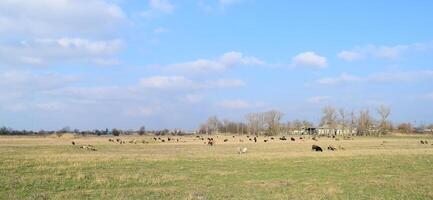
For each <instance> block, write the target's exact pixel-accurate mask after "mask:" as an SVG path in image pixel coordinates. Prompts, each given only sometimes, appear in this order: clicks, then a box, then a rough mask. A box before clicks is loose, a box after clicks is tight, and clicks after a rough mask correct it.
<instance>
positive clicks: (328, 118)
mask: <svg viewBox="0 0 433 200" xmlns="http://www.w3.org/2000/svg"><path fill="white" fill-rule="evenodd" d="M322 112H323V116H322V119H321V121H320V125H321V126H327V128H329V129H331V131H332V132H331V134H333V133H334V132H335V131H336V128H337V112H336V110H335V108H333V107H332V106H326V107H325V108H323V110H322ZM328 134H329V132H328Z"/></svg>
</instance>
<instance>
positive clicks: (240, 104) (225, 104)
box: [217, 100, 252, 109]
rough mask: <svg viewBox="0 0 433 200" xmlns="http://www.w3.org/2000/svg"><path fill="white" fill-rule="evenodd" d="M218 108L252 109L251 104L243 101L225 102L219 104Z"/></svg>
mask: <svg viewBox="0 0 433 200" xmlns="http://www.w3.org/2000/svg"><path fill="white" fill-rule="evenodd" d="M217 106H219V107H223V108H229V109H245V108H250V107H252V105H251V104H250V103H249V102H247V101H243V100H224V101H221V102H218V103H217Z"/></svg>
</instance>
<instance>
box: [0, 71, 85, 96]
mask: <svg viewBox="0 0 433 200" xmlns="http://www.w3.org/2000/svg"><path fill="white" fill-rule="evenodd" d="M76 80H77V78H76V77H73V76H65V75H60V74H55V73H42V74H36V73H33V72H30V71H6V72H0V91H5V90H8V91H12V92H15V91H23V92H32V91H38V90H50V89H54V88H59V87H63V86H65V85H67V84H69V83H72V82H75V81H76Z"/></svg>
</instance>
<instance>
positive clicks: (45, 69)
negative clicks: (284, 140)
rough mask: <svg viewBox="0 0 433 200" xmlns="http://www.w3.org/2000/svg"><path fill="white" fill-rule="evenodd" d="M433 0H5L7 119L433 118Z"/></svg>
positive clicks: (131, 123) (88, 125)
mask: <svg viewBox="0 0 433 200" xmlns="http://www.w3.org/2000/svg"><path fill="white" fill-rule="evenodd" d="M431 10H433V2H432V1H427V0H420V1H385V0H384V1H345V2H343V1H272V2H270V1H258V0H187V1H174V0H150V1H144V0H143V1H138V0H9V1H1V2H0V92H1V96H0V125H5V126H10V127H13V128H17V129H24V128H25V129H34V130H39V129H58V128H61V127H64V126H70V127H73V128H79V129H93V128H106V127H107V128H123V129H129V128H134V129H135V128H138V127H139V126H141V125H145V126H146V127H148V128H149V129H159V128H183V129H194V128H196V127H197V126H198V124H199V123H200V122H203V121H205V120H206V118H207V117H208V116H211V115H218V116H219V117H220V118H221V119H223V118H228V119H231V120H244V116H245V114H247V113H249V112H258V111H266V110H268V109H278V110H280V111H282V112H284V113H285V116H284V120H285V121H286V120H294V119H306V120H310V121H313V122H317V121H318V120H319V119H320V115H321V108H323V107H324V106H326V105H331V106H334V107H338V108H344V109H346V110H347V111H350V110H352V109H353V110H355V111H356V110H359V109H370V110H371V112H372V113H374V110H375V108H377V107H378V106H380V105H386V106H389V107H390V108H391V117H390V118H391V120H393V121H394V122H406V121H408V122H412V123H417V124H420V123H432V122H433V112H431V111H432V110H433V66H432V64H433V60H432V58H433V28H431V27H433V13H432V12H431Z"/></svg>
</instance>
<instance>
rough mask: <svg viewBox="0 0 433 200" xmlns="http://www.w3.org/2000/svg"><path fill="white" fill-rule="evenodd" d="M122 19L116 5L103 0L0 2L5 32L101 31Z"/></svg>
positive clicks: (55, 33)
mask: <svg viewBox="0 0 433 200" xmlns="http://www.w3.org/2000/svg"><path fill="white" fill-rule="evenodd" d="M125 18H126V17H125V14H124V13H123V10H122V9H121V8H120V7H118V6H117V5H115V4H113V3H110V2H108V1H105V0H9V1H8V0H7V1H0V33H1V34H7V35H17V34H22V35H36V36H44V37H45V36H54V37H56V36H61V35H66V34H68V35H70V34H71V33H74V34H101V33H104V31H106V30H111V29H113V28H115V27H116V26H117V25H118V24H121V23H123V22H124V21H125Z"/></svg>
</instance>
